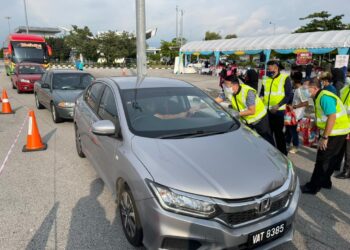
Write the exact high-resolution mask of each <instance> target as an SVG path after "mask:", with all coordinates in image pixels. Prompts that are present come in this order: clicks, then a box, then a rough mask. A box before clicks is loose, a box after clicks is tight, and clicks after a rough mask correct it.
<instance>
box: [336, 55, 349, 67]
mask: <svg viewBox="0 0 350 250" xmlns="http://www.w3.org/2000/svg"><path fill="white" fill-rule="evenodd" d="M348 63H349V55H337V57H336V58H335V68H343V67H348Z"/></svg>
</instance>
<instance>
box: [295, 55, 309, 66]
mask: <svg viewBox="0 0 350 250" xmlns="http://www.w3.org/2000/svg"><path fill="white" fill-rule="evenodd" d="M311 62H312V53H311V52H298V53H297V61H296V64H297V65H308V64H310V63H311Z"/></svg>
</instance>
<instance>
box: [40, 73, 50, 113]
mask: <svg viewBox="0 0 350 250" xmlns="http://www.w3.org/2000/svg"><path fill="white" fill-rule="evenodd" d="M52 76H53V73H52V72H49V73H48V75H47V76H46V78H45V80H44V83H45V85H47V86H48V88H43V87H41V98H42V99H41V100H40V102H41V103H42V104H43V105H44V106H45V107H46V108H47V109H50V102H51V94H52V93H51V89H52V85H51V82H52Z"/></svg>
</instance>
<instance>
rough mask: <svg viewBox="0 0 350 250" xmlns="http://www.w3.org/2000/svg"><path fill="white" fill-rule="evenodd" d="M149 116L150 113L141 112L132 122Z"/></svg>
mask: <svg viewBox="0 0 350 250" xmlns="http://www.w3.org/2000/svg"><path fill="white" fill-rule="evenodd" d="M147 117H149V116H148V115H146V114H141V115H138V116H137V117H136V118H135V119H134V120H132V122H131V123H132V124H135V122H137V121H138V120H141V119H144V118H147Z"/></svg>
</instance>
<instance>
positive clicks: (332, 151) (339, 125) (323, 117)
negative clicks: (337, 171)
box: [301, 80, 350, 194]
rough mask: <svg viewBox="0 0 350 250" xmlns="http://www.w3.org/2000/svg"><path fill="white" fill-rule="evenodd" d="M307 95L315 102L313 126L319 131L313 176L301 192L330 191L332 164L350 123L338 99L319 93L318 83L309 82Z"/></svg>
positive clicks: (338, 152) (342, 143) (349, 128)
mask: <svg viewBox="0 0 350 250" xmlns="http://www.w3.org/2000/svg"><path fill="white" fill-rule="evenodd" d="M309 92H310V95H311V97H312V98H314V102H315V116H316V126H317V127H318V128H319V129H320V140H319V145H318V150H317V156H316V163H315V168H314V171H313V173H312V177H311V179H310V181H309V182H308V183H306V184H305V185H303V186H301V191H302V192H303V193H306V194H316V193H317V192H318V191H319V190H320V189H321V188H328V189H330V188H332V181H331V176H332V174H333V172H334V168H335V164H334V163H335V162H338V161H339V159H340V158H342V148H343V146H344V144H345V139H346V137H347V135H348V134H349V132H350V122H349V120H348V115H347V113H346V110H345V107H344V105H343V104H342V102H341V100H340V99H339V97H338V96H336V95H335V94H333V93H331V92H329V91H327V90H321V87H320V84H319V82H318V81H314V80H313V81H311V82H310V83H309Z"/></svg>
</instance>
